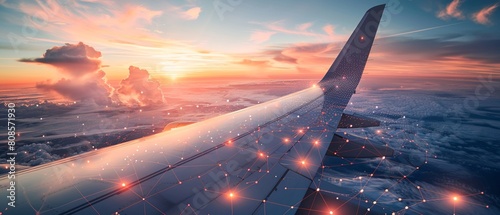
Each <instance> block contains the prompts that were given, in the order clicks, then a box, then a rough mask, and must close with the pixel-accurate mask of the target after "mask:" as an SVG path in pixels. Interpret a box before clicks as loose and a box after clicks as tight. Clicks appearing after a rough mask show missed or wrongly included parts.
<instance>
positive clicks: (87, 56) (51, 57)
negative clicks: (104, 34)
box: [19, 42, 101, 77]
mask: <svg viewBox="0 0 500 215" xmlns="http://www.w3.org/2000/svg"><path fill="white" fill-rule="evenodd" d="M100 57H101V52H99V51H96V50H95V49H94V48H93V47H90V46H88V45H85V44H84V43H82V42H79V43H78V44H69V43H66V44H65V45H64V46H54V47H52V48H51V49H47V51H46V52H45V54H43V56H42V57H41V58H24V59H21V60H19V61H20V62H26V63H42V64H48V65H52V66H54V67H56V68H58V69H60V70H61V72H63V73H65V74H68V75H71V76H73V77H80V76H83V75H86V74H89V73H93V72H95V71H96V70H97V69H99V68H100V65H101V60H100V59H99V58H100Z"/></svg>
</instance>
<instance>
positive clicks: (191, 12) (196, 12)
mask: <svg viewBox="0 0 500 215" xmlns="http://www.w3.org/2000/svg"><path fill="white" fill-rule="evenodd" d="M200 13H201V8H200V7H193V8H191V9H188V10H186V11H184V12H182V13H181V15H182V16H181V17H182V18H184V19H186V20H195V19H198V17H199V16H200Z"/></svg>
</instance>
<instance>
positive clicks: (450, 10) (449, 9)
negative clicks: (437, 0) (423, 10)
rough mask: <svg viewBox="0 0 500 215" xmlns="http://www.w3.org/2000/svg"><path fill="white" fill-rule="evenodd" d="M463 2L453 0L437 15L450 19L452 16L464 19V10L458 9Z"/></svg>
mask: <svg viewBox="0 0 500 215" xmlns="http://www.w3.org/2000/svg"><path fill="white" fill-rule="evenodd" d="M461 4H462V1H461V0H453V1H452V2H451V3H450V4H448V6H446V8H444V9H443V10H441V11H439V13H438V14H437V16H438V17H439V18H441V19H448V18H450V17H452V18H457V19H464V18H465V16H464V15H463V13H462V11H461V10H459V9H458V7H459V6H460V5H461Z"/></svg>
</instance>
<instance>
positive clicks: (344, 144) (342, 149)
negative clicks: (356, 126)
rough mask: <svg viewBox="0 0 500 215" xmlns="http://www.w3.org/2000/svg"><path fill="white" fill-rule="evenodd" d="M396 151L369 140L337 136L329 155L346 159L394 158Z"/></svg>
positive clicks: (331, 144)
mask: <svg viewBox="0 0 500 215" xmlns="http://www.w3.org/2000/svg"><path fill="white" fill-rule="evenodd" d="M393 154H394V150H393V149H391V148H390V147H388V146H384V145H380V144H376V143H373V142H371V141H369V140H368V139H364V138H360V137H356V136H351V135H350V136H347V135H342V134H335V135H334V137H333V139H332V142H331V143H330V146H329V147H328V153H327V155H330V156H337V157H344V158H372V157H383V156H387V157H389V156H392V155H393Z"/></svg>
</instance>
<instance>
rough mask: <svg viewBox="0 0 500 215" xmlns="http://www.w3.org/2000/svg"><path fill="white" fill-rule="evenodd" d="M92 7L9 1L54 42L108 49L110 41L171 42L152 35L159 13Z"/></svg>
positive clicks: (125, 6)
mask: <svg viewBox="0 0 500 215" xmlns="http://www.w3.org/2000/svg"><path fill="white" fill-rule="evenodd" d="M91 4H92V8H90V7H89V3H88V2H83V1H25V2H14V1H12V4H9V6H8V7H9V9H12V10H15V11H19V12H20V13H23V14H26V15H27V16H33V18H34V19H35V20H37V22H33V23H30V27H32V28H34V29H36V30H38V31H40V32H45V33H48V34H50V35H52V36H54V37H55V38H54V40H58V41H57V42H61V41H78V40H80V39H81V38H85V40H86V41H91V42H92V44H99V45H100V46H110V45H112V44H113V43H110V42H114V43H120V44H122V43H123V44H134V45H139V46H147V47H164V46H171V45H172V43H173V42H172V41H169V40H166V39H165V38H162V37H161V35H159V34H157V33H155V32H156V31H155V30H158V29H155V27H154V26H151V24H153V21H154V18H156V17H159V16H161V15H162V14H163V12H162V11H160V10H155V9H149V8H147V7H146V6H143V5H136V4H131V3H123V2H114V1H95V2H92V3H91ZM10 20H12V21H11V22H12V23H14V24H17V25H19V26H24V25H25V24H24V23H23V22H22V21H17V20H16V19H10ZM131 29H135V30H131ZM38 37H39V35H35V36H34V37H33V38H30V39H33V40H37V39H40V38H38ZM135 49H137V47H135Z"/></svg>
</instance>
